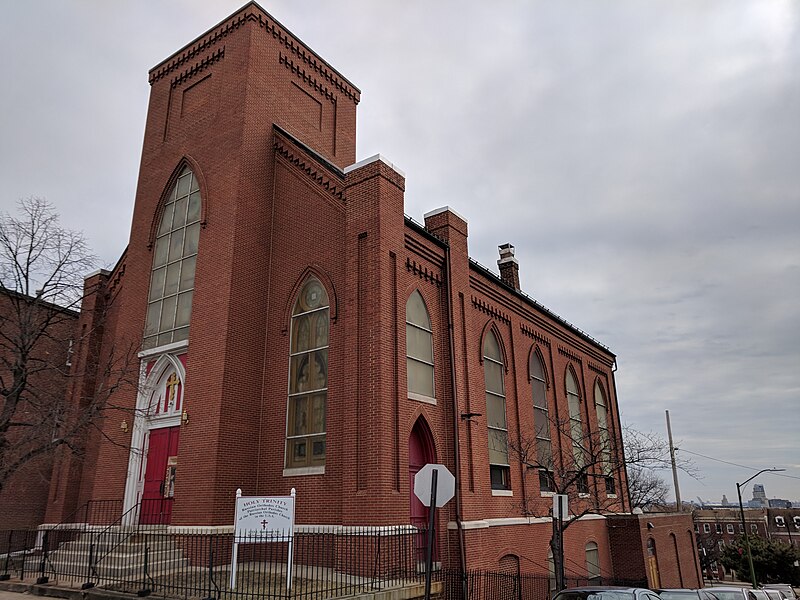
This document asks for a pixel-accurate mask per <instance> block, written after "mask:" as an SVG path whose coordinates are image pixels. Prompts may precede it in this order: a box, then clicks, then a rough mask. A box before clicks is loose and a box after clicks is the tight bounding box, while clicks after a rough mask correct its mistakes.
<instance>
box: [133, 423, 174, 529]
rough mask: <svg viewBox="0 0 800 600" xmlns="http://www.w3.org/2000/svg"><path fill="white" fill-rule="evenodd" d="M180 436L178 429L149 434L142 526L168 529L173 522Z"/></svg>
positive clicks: (141, 516) (165, 429) (151, 431)
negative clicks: (157, 526) (173, 496)
mask: <svg viewBox="0 0 800 600" xmlns="http://www.w3.org/2000/svg"><path fill="white" fill-rule="evenodd" d="M179 434H180V427H177V426H176V427H163V428H161V429H151V430H150V445H149V447H148V450H147V467H146V469H145V473H144V488H143V490H142V506H141V512H140V514H139V522H140V523H142V524H146V525H167V524H169V522H170V520H171V518H172V495H173V493H174V491H175V471H176V469H177V457H178V437H179ZM168 466H169V467H170V470H169V471H168V470H167V467H168Z"/></svg>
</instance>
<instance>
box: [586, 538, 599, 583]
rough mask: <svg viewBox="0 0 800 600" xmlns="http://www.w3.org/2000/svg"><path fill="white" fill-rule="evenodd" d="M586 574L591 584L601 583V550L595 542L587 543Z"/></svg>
mask: <svg viewBox="0 0 800 600" xmlns="http://www.w3.org/2000/svg"><path fill="white" fill-rule="evenodd" d="M586 576H587V579H589V584H590V585H597V584H599V583H600V581H601V578H600V552H599V551H598V549H597V544H596V543H595V542H589V543H588V544H586Z"/></svg>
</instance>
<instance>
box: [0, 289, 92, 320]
mask: <svg viewBox="0 0 800 600" xmlns="http://www.w3.org/2000/svg"><path fill="white" fill-rule="evenodd" d="M0 294H6V295H7V296H12V297H16V298H30V299H31V300H34V301H35V302H38V303H39V304H40V305H42V306H44V307H45V308H48V309H51V310H54V311H56V312H60V313H66V314H68V315H70V316H73V317H76V318H77V317H79V316H80V314H81V311H80V310H76V309H74V308H65V307H63V306H59V305H58V304H53V303H52V302H48V301H47V300H38V299H37V298H36V296H30V295H28V294H23V293H22V292H18V291H17V290H9V289H2V288H0Z"/></svg>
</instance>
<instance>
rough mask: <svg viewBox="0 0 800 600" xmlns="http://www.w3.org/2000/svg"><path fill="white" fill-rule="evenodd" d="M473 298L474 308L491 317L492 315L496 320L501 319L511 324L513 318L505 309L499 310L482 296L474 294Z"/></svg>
mask: <svg viewBox="0 0 800 600" xmlns="http://www.w3.org/2000/svg"><path fill="white" fill-rule="evenodd" d="M471 298H472V308H474V309H476V310H479V311H481V312H482V313H484V314H487V315H489V316H490V317H492V318H493V319H495V320H496V321H501V322H502V323H505V324H506V325H510V324H511V319H510V318H509V316H508V315H507V314H506V313H504V312H503V311H501V310H498V309H497V308H495V307H494V306H492V305H491V304H489V303H488V302H484V301H483V300H481V299H480V298H476V297H475V296H472V297H471Z"/></svg>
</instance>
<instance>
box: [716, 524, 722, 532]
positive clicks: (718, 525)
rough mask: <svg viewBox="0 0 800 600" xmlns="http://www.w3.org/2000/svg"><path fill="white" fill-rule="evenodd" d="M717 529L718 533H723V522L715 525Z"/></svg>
mask: <svg viewBox="0 0 800 600" xmlns="http://www.w3.org/2000/svg"><path fill="white" fill-rule="evenodd" d="M715 529H716V532H717V533H722V524H721V523H717V524H716V525H715Z"/></svg>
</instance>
